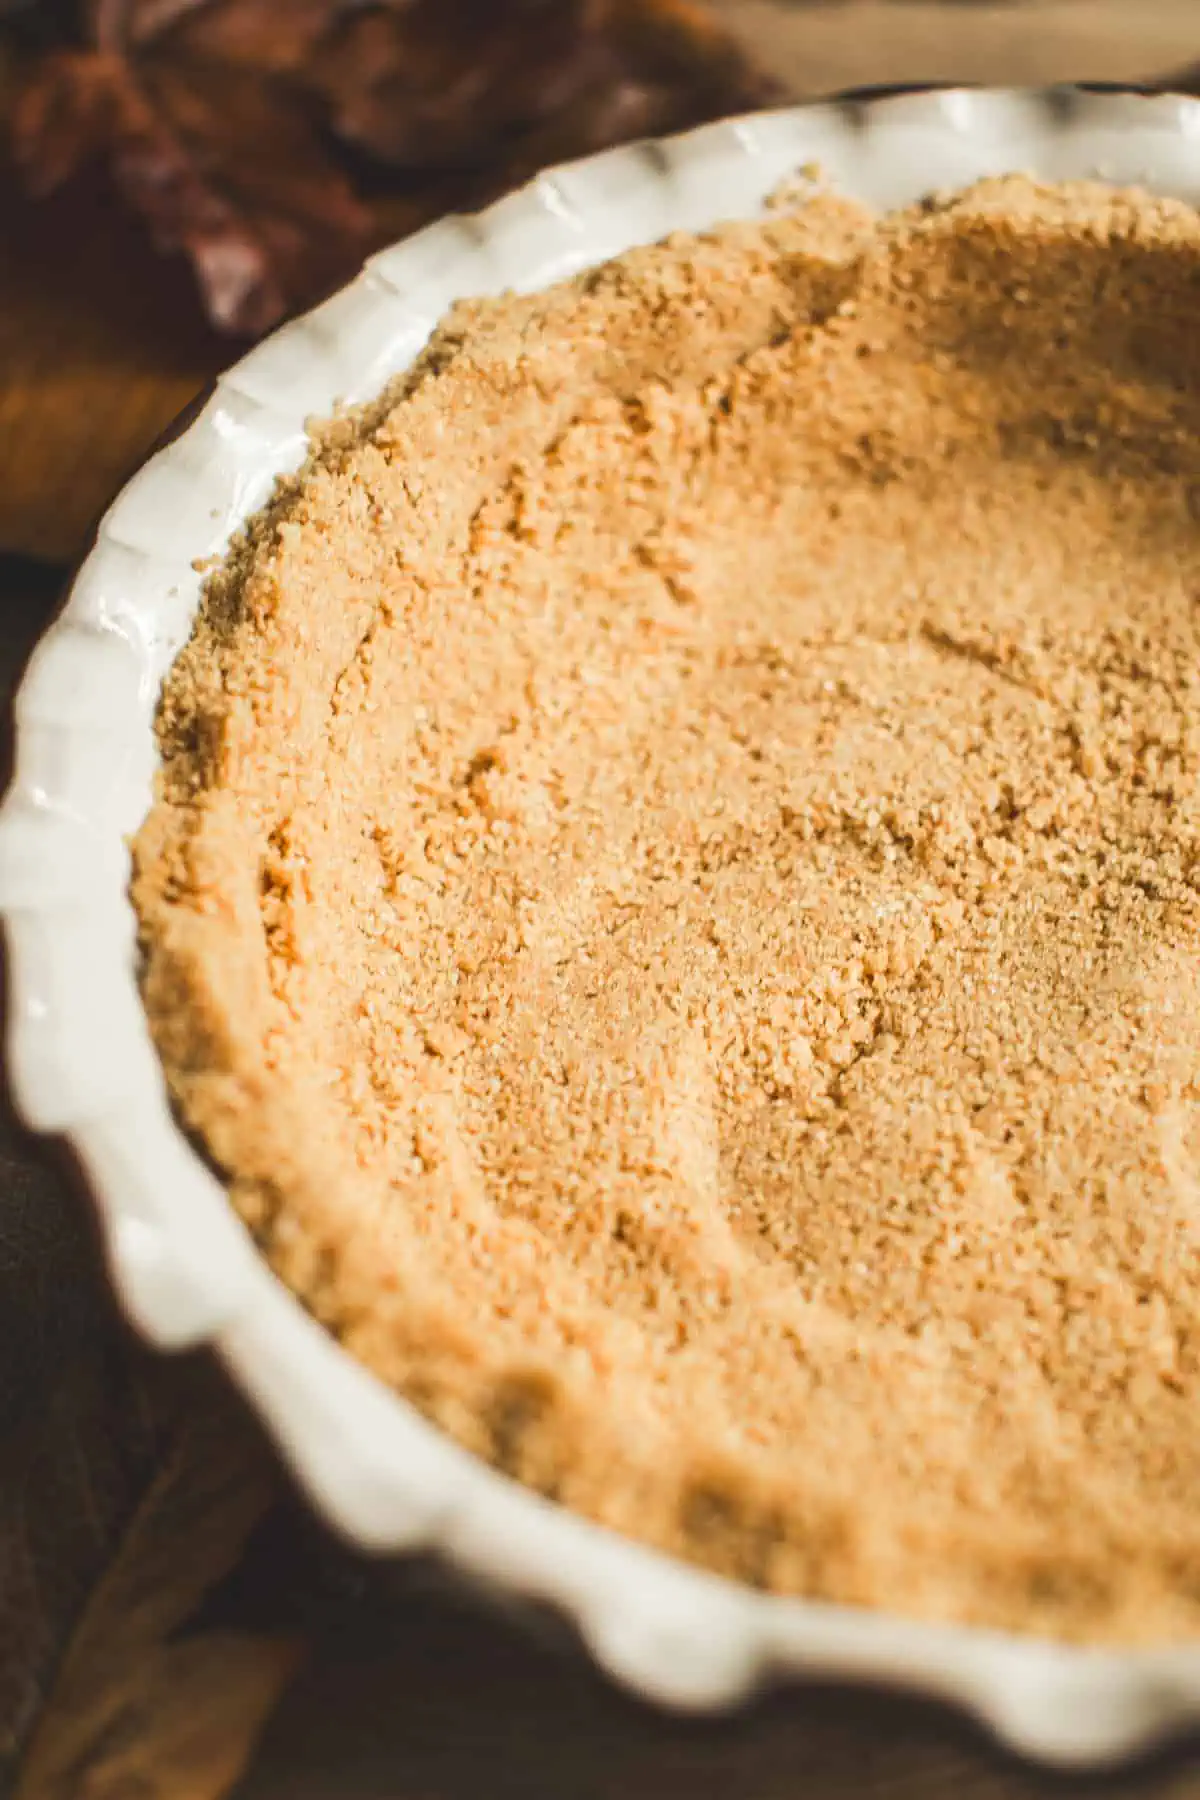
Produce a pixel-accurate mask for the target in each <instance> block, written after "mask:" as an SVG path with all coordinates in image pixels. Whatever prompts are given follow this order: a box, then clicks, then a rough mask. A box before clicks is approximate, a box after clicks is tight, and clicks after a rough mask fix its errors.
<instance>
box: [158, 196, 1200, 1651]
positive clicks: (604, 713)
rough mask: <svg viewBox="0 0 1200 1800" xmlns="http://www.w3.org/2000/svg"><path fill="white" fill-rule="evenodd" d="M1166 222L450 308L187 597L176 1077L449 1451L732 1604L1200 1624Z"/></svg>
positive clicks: (985, 227) (819, 217)
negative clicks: (709, 1576) (191, 626)
mask: <svg viewBox="0 0 1200 1800" xmlns="http://www.w3.org/2000/svg"><path fill="white" fill-rule="evenodd" d="M1198 304H1200V222H1198V220H1197V216H1196V214H1195V213H1194V212H1193V211H1191V210H1190V209H1188V208H1185V207H1183V206H1180V205H1176V204H1174V203H1168V202H1161V201H1156V200H1151V199H1149V198H1147V197H1145V196H1142V195H1137V194H1129V193H1118V192H1113V191H1111V190H1108V189H1105V188H1101V187H1091V186H1082V187H1070V188H1061V189H1052V188H1051V189H1048V188H1041V187H1037V186H1035V185H1033V184H1031V183H1028V182H1026V181H1023V180H1016V179H1012V180H1004V181H998V182H990V183H986V184H984V185H982V186H980V187H978V188H975V189H973V190H971V191H969V192H968V193H966V194H965V195H961V196H958V197H952V198H950V199H948V200H944V201H937V202H931V203H930V204H929V205H928V206H926V207H924V208H922V209H920V210H918V211H915V212H913V213H910V214H906V215H903V216H900V217H897V218H893V219H889V220H883V221H877V220H875V219H873V218H872V217H870V216H869V215H867V214H866V213H865V212H862V211H860V210H859V209H857V208H855V207H853V206H851V205H849V204H847V203H845V202H843V201H840V200H837V199H835V198H832V197H829V196H823V195H819V194H818V195H816V196H815V197H814V198H812V199H811V200H810V201H809V202H808V203H807V204H803V205H799V206H795V207H792V208H791V209H790V210H778V211H776V212H774V213H772V214H771V215H769V216H768V218H767V220H766V221H765V222H763V223H757V224H754V225H752V226H749V225H748V226H738V227H734V228H729V229H725V230H722V231H720V232H718V233H716V234H714V235H712V236H710V237H706V238H699V239H698V238H679V239H672V240H670V241H669V242H668V243H666V244H665V245H661V246H658V247H656V248H653V249H648V250H644V251H638V252H635V253H633V254H631V255H629V256H626V257H624V258H622V259H621V260H619V261H618V262H616V263H613V264H611V265H609V266H607V267H606V268H604V269H602V270H600V271H599V272H596V273H593V274H590V275H588V276H587V277H585V278H583V279H581V280H578V281H576V282H573V283H570V284H567V285H564V286H562V287H560V288H557V289H554V290H552V291H550V292H549V293H546V294H543V295H540V296H536V297H533V298H522V299H514V298H508V299H504V300H500V301H496V302H489V303H479V304H471V305H464V306H460V307H458V308H457V309H456V310H455V311H454V312H452V313H451V314H450V316H449V318H448V320H447V321H446V323H445V324H444V326H443V327H442V329H441V330H440V331H439V332H438V334H437V335H436V337H435V338H434V340H433V342H432V344H431V346H430V348H429V350H428V351H427V353H426V354H425V356H424V357H423V358H422V360H421V362H420V363H419V364H418V365H417V367H416V369H415V370H414V371H413V372H412V374H411V375H409V376H408V377H406V378H405V379H404V380H403V382H401V383H400V384H398V385H397V386H396V387H395V388H394V389H393V390H392V391H391V392H390V393H389V394H388V395H387V396H385V398H384V400H383V401H381V402H380V403H379V404H378V405H377V406H376V407H374V408H373V409H372V410H371V412H370V413H369V414H367V415H362V416H359V417H356V418H354V419H350V420H344V421H342V422H340V423H339V424H336V425H334V426H331V427H330V428H329V429H328V431H327V432H326V433H325V435H324V437H323V438H322V440H321V442H320V443H319V445H318V446H317V448H316V450H315V452H314V455H313V458H312V460H311V461H310V464H309V465H308V467H307V469H306V470H305V471H304V472H303V474H302V475H301V476H300V477H299V478H298V479H297V480H296V481H295V482H293V483H292V484H291V485H290V486H289V487H288V489H287V490H286V491H285V492H283V493H282V494H281V495H280V497H279V498H278V500H277V502H276V503H275V505H274V506H273V507H272V509H271V510H270V511H269V513H268V514H266V515H264V517H263V518H262V519H260V520H259V521H258V522H257V523H256V524H255V525H254V526H253V527H252V528H251V530H250V532H249V533H248V535H247V537H246V538H245V540H244V541H243V542H242V543H241V544H240V545H239V546H238V548H237V549H236V551H235V553H234V554H233V555H232V557H231V558H230V560H229V562H228V564H227V565H226V567H225V568H224V569H223V570H222V571H221V572H220V573H219V574H218V576H217V577H216V578H215V579H214V580H213V581H212V582H211V584H210V586H209V588H208V591H207V596H206V599H205V602H204V605H203V608H202V611H201V614H200V617H199V620H198V623H197V626H196V630H195V634H194V637H193V639H192V641H191V643H190V644H189V646H188V647H187V648H186V650H185V651H184V652H183V654H182V655H181V656H180V658H179V659H178V661H177V663H176V666H175V668H174V670H173V672H172V673H171V675H170V678H169V680H168V682H167V685H166V689H165V693H164V697H163V701H162V708H161V718H160V736H161V744H162V752H163V769H162V774H161V780H160V787H159V794H158V798H157V801H156V804H155V806H154V808H153V810H152V812H151V814H150V816H149V819H148V820H147V823H146V825H145V826H144V828H143V830H142V832H141V834H140V836H139V838H138V840H137V843H136V847H135V880H134V896H135V901H136V905H137V908H138V911H139V915H140V919H141V929H142V944H143V948H144V975H143V980H144V995H145V1002H146V1007H147V1011H148V1014H149V1018H150V1021H151V1025H152V1027H153V1031H154V1034H155V1037H156V1040H157V1043H158V1046H159V1049H160V1052H161V1055H162V1058H163V1062H164V1064H165V1067H166V1071H167V1074H168V1077H169V1079H170V1083H171V1086H172V1090H173V1093H174V1096H175V1099H176V1102H177V1104H178V1106H179V1109H180V1112H181V1115H182V1117H183V1119H184V1120H185V1121H186V1123H187V1125H188V1126H189V1127H190V1128H191V1129H192V1130H193V1131H194V1132H195V1134H196V1135H197V1137H198V1139H199V1141H200V1142H201V1143H202V1144H203V1146H204V1147H205V1149H206V1151H207V1152H208V1154H209V1155H210V1156H211V1157H212V1159H213V1160H214V1162H215V1164H216V1165H217V1166H218V1167H219V1168H220V1170H222V1171H223V1173H224V1175H225V1176H226V1178H227V1180H228V1183H229V1187H230V1191H231V1193H232V1196H233V1199H234V1201H235V1203H236V1205H237V1206H238V1208H239V1209H240V1210H241V1212H242V1214H243V1215H244V1217H245V1218H246V1219H247V1220H248V1221H249V1223H250V1225H251V1226H252V1228H253V1230H254V1231H255V1233H256V1234H257V1237H258V1239H259V1241H260V1243H261V1245H262V1247H263V1249H264V1251H265V1253H266V1255H267V1256H268V1257H269V1258H270V1261H271V1263H272V1264H273V1266H274V1267H275V1268H276V1270H277V1271H278V1272H279V1273H280V1275H281V1276H282V1277H283V1278H284V1280H285V1281H287V1282H288V1283H289V1284H290V1285H291V1287H292V1288H293V1289H294V1290H295V1291H296V1292H297V1293H298V1294H299V1295H300V1296H301V1297H302V1298H303V1299H304V1301H305V1302H306V1303H307V1305H308V1306H309V1307H310V1308H311V1309H312V1311H313V1312H314V1313H315V1314H316V1316H317V1317H318V1318H320V1319H321V1320H323V1321H324V1322H325V1324H326V1325H327V1326H328V1327H329V1328H330V1329H331V1330H332V1331H334V1332H335V1333H336V1334H337V1335H338V1337H339V1338H340V1339H341V1340H342V1341H343V1342H344V1343H345V1344H346V1345H347V1346H348V1348H349V1349H350V1350H351V1351H352V1352H353V1353H354V1354H355V1355H356V1356H358V1357H360V1358H361V1359H362V1360H363V1361H364V1362H365V1363H367V1364H368V1365H370V1367H372V1368H373V1369H375V1370H377V1371H378V1372H379V1374H380V1375H382V1376H383V1377H384V1378H385V1379H386V1380H387V1381H389V1382H391V1383H393V1384H394V1385H395V1386H396V1387H397V1388H398V1389H399V1390H400V1391H401V1392H402V1393H403V1394H405V1395H407V1396H408V1397H409V1398H410V1399H411V1400H412V1401H413V1402H415V1403H416V1405H417V1406H418V1407H420V1408H421V1409H422V1410H423V1411H424V1412H425V1413H426V1414H428V1415H429V1416H430V1417H431V1418H433V1419H435V1420H436V1421H438V1422H439V1423H440V1424H441V1425H442V1426H444V1427H445V1428H446V1429H447V1430H448V1431H450V1432H451V1433H453V1435H454V1436H455V1437H456V1438H458V1439H459V1440H460V1441H461V1442H463V1443H464V1444H466V1445H468V1446H469V1447H470V1448H472V1449H473V1450H475V1451H477V1452H479V1454H480V1455H482V1456H484V1457H486V1458H488V1459H490V1460H491V1461H492V1462H493V1463H495V1464H496V1465H498V1466H499V1467H501V1468H503V1469H505V1470H507V1471H509V1472H510V1473H512V1474H514V1475H516V1476H517V1477H519V1478H520V1479H521V1480H523V1481H525V1482H528V1483H529V1484H531V1485H532V1486H534V1487H536V1488H538V1489H540V1490H541V1491H542V1492H544V1493H546V1494H549V1495H552V1496H555V1497H556V1498H558V1499H559V1500H561V1501H562V1502H563V1503H564V1504H566V1505H568V1506H570V1507H573V1508H575V1509H577V1510H578V1511H579V1512H581V1513H583V1514H586V1515H587V1516H589V1517H591V1518H593V1519H596V1520H600V1521H602V1522H604V1523H605V1524H608V1525H611V1526H614V1527H616V1528H617V1529H619V1530H622V1531H626V1532H628V1533H631V1534H632V1535H635V1536H637V1537H639V1538H642V1539H644V1540H646V1541H648V1542H650V1543H652V1544H655V1545H658V1546H660V1547H662V1548H663V1549H665V1550H668V1551H671V1552H674V1553H677V1554H679V1555H681V1556H684V1557H686V1558H690V1559H692V1560H694V1561H695V1562H698V1563H700V1564H704V1565H706V1566H708V1567H710V1568H713V1569H716V1570H719V1571H722V1572H724V1573H727V1574H729V1575H732V1576H735V1577H738V1578H740V1579H742V1580H745V1581H748V1582H751V1583H755V1584H758V1585H761V1586H762V1587H764V1588H768V1589H772V1590H776V1591H780V1592H785V1593H792V1594H804V1595H818V1596H821V1597H822V1598H826V1599H835V1600H839V1601H847V1602H852V1603H857V1604H863V1605H871V1606H879V1607H887V1608H890V1609H895V1610H899V1611H901V1612H904V1613H907V1614H913V1615H919V1616H922V1617H926V1618H936V1619H944V1620H958V1621H967V1622H973V1623H981V1624H986V1625H990V1626H997V1627H1002V1628H1012V1629H1016V1630H1020V1631H1029V1632H1036V1633H1042V1634H1049V1635H1053V1636H1057V1637H1065V1638H1072V1639H1080V1640H1088V1641H1092V1640H1096V1641H1106V1642H1135V1641H1148V1640H1152V1639H1172V1638H1175V1639H1178V1638H1184V1637H1188V1636H1191V1635H1194V1634H1195V1633H1196V1632H1197V1631H1198V1630H1200V1507H1198V1506H1197V1495H1198V1494H1200V1429H1198V1426H1197V1420H1198V1419H1200V1262H1198V1254H1197V1253H1198V1250H1200V1183H1198V1180H1197V1174H1196V1165H1197V1152H1198V1151H1200V1104H1198V1102H1200V1088H1198V1081H1200V782H1198V775H1200V713H1198V709H1197V700H1198V691H1200V621H1198V614H1197V596H1198V593H1200V536H1198V531H1197V507H1198V505H1200V448H1198V445H1200V439H1198V437H1197V428H1198V425H1200V386H1198V376H1200V360H1198V359H1200V334H1197V332H1196V329H1195V318H1196V310H1197V306H1198Z"/></svg>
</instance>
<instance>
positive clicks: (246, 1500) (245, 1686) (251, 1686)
mask: <svg viewBox="0 0 1200 1800" xmlns="http://www.w3.org/2000/svg"><path fill="white" fill-rule="evenodd" d="M79 1476H80V1482H81V1492H82V1493H84V1494H86V1492H87V1487H88V1483H89V1480H90V1479H91V1475H90V1471H89V1470H88V1469H87V1468H81V1469H80V1470H79ZM273 1491H274V1474H273V1467H272V1464H271V1461H270V1459H269V1457H268V1455H267V1453H266V1451H265V1449H264V1447H263V1446H262V1443H261V1440H260V1439H259V1436H258V1434H257V1432H256V1431H255V1430H254V1429H253V1428H252V1427H251V1426H250V1425H249V1424H248V1423H247V1421H246V1420H245V1418H244V1416H243V1415H242V1413H241V1411H240V1409H239V1408H238V1407H237V1406H236V1405H235V1403H234V1402H233V1401H232V1400H231V1399H230V1398H229V1397H228V1396H227V1395H226V1394H225V1393H224V1391H223V1390H222V1389H221V1388H220V1387H219V1386H218V1385H215V1383H206V1384H203V1385H202V1386H198V1387H197V1389H196V1390H194V1391H193V1392H192V1393H191V1394H189V1395H186V1396H184V1395H181V1396H179V1409H178V1412H177V1415H176V1416H175V1418H174V1419H173V1421H172V1423H171V1425H170V1427H169V1429H168V1430H167V1432H166V1433H165V1434H164V1445H163V1449H162V1451H161V1453H160V1456H159V1457H158V1458H157V1459H156V1460H155V1462H154V1465H153V1468H152V1472H151V1473H150V1475H149V1479H148V1480H147V1481H146V1483H145V1485H144V1488H143V1491H142V1492H141V1494H140V1497H139V1498H138V1499H137V1501H136V1503H135V1504H134V1506H133V1507H132V1509H131V1510H130V1511H129V1513H128V1515H127V1518H126V1520H125V1523H124V1527H123V1529H122V1530H121V1531H120V1532H119V1534H118V1535H117V1536H116V1538H115V1541H114V1542H113V1543H112V1545H111V1548H110V1552H109V1555H108V1558H107V1560H106V1562H105V1564H104V1566H103V1568H102V1569H101V1571H100V1573H99V1575H98V1578H97V1579H95V1581H94V1583H93V1585H92V1588H91V1592H90V1594H89V1596H88V1598H87V1600H86V1603H85V1604H84V1606H83V1608H82V1611H81V1613H80V1615H79V1617H78V1621H77V1624H76V1626H75V1630H74V1633H73V1636H72V1637H71V1640H70V1643H69V1645H68V1646H67V1648H66V1651H65V1653H64V1654H63V1656H62V1658H61V1661H60V1663H59V1667H58V1673H57V1678H56V1680H55V1681H54V1683H53V1687H52V1689H51V1692H50V1695H49V1698H48V1700H47V1702H46V1704H45V1706H44V1707H43V1710H42V1712H41V1715H40V1717H39V1719H38V1722H37V1726H36V1729H35V1731H34V1734H33V1737H32V1740H31V1742H30V1745H29V1749H28V1751H27V1754H26V1758H25V1763H24V1768H23V1771H22V1777H21V1782H20V1785H19V1787H18V1796H19V1800H78V1797H80V1796H89V1797H90V1800H109V1797H110V1796H112V1797H114V1800H115V1797H116V1796H117V1795H121V1796H125V1795H127V1794H130V1793H137V1794H139V1795H145V1796H146V1800H151V1797H152V1796H154V1795H157V1794H159V1793H162V1794H163V1795H164V1796H166V1795H170V1796H171V1800H176V1793H177V1792H180V1791H181V1792H183V1793H189V1792H190V1791H191V1790H188V1789H183V1790H177V1789H173V1788H172V1787H171V1786H170V1785H169V1781H170V1779H173V1777H174V1772H175V1771H176V1769H177V1766H178V1765H179V1763H180V1761H181V1759H182V1758H183V1757H184V1756H185V1754H186V1756H187V1757H190V1758H191V1760H192V1763H193V1765H194V1768H195V1771H196V1779H197V1780H199V1779H200V1772H201V1771H207V1775H206V1777H205V1778H206V1779H208V1780H209V1781H210V1785H208V1786H197V1787H196V1788H195V1790H194V1791H195V1794H196V1800H216V1796H218V1795H220V1794H221V1793H223V1792H224V1791H225V1788H226V1787H227V1785H228V1780H230V1779H232V1777H233V1774H236V1772H237V1768H238V1766H240V1761H241V1759H242V1757H243V1756H244V1753H245V1750H246V1749H247V1748H248V1746H249V1744H250V1743H251V1742H252V1741H253V1737H254V1735H255V1733H256V1731H257V1729H258V1726H259V1724H260V1723H261V1721H262V1719H263V1717H264V1716H265V1714H266V1711H267V1710H268V1709H269V1705H270V1703H271V1701H272V1699H273V1698H274V1696H275V1695H276V1694H277V1693H278V1692H279V1691H280V1689H281V1687H282V1685H283V1683H284V1681H285V1680H286V1677H287V1674H288V1672H289V1671H290V1668H291V1667H292V1665H293V1661H294V1656H295V1651H294V1649H293V1648H292V1647H291V1646H288V1645H281V1644H280V1643H278V1642H276V1641H273V1640H270V1639H261V1640H260V1639H245V1640H241V1639H238V1640H235V1641H234V1642H232V1643H231V1642H230V1640H229V1639H228V1638H227V1637H225V1636H217V1637H206V1636H203V1635H202V1636H198V1637H195V1638H192V1639H189V1638H188V1637H186V1636H185V1635H181V1634H182V1633H183V1629H184V1627H185V1626H186V1624H187V1622H188V1620H189V1619H190V1618H191V1617H192V1615H193V1614H194V1613H195V1611H196V1609H197V1607H198V1606H199V1604H200V1602H201V1601H202V1600H203V1598H204V1596H205V1595H206V1594H207V1593H208V1591H209V1590H210V1589H211V1588H212V1587H213V1586H214V1585H215V1584H216V1583H217V1582H219V1581H220V1580H221V1579H222V1577H223V1576H225V1575H226V1574H227V1573H228V1571H229V1570H230V1569H231V1568H232V1567H233V1566H234V1564H235V1563H236V1561H237V1560H238V1558H239V1557H240V1555H241V1553H242V1550H243V1548H244V1546H245V1542H246V1539H247V1537H248V1535H249V1533H250V1531H251V1529H252V1527H253V1526H254V1525H255V1523H256V1522H257V1521H258V1520H259V1518H260V1517H261V1516H262V1514H263V1512H264V1511H265V1509H266V1507H267V1505H268V1504H269V1501H270V1499H271V1496H272V1494H273ZM68 1527H69V1519H66V1518H64V1517H62V1516H60V1517H59V1519H58V1522H57V1528H58V1530H59V1532H64V1531H65V1530H66V1529H67V1528H68ZM239 1746H240V1748H239ZM160 1765H161V1766H160ZM135 1768H136V1770H137V1771H138V1780H139V1783H140V1785H137V1786H130V1785H122V1782H123V1781H125V1780H126V1777H128V1775H129V1773H130V1771H132V1770H133V1769H135ZM156 1771H157V1772H156ZM230 1771H232V1772H231V1773H230ZM221 1781H224V1782H225V1787H223V1786H221V1785H220V1782H221Z"/></svg>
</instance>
